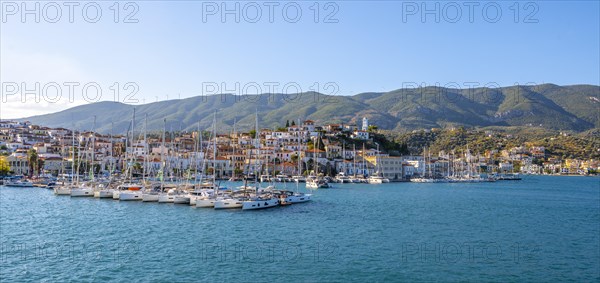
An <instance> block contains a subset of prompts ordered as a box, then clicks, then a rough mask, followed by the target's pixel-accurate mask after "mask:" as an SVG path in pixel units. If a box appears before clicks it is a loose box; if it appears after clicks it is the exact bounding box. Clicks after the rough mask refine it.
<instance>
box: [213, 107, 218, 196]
mask: <svg viewBox="0 0 600 283" xmlns="http://www.w3.org/2000/svg"><path fill="white" fill-rule="evenodd" d="M216 176H217V110H215V112H214V114H213V188H215V196H216V195H217V187H216V186H215V184H216V183H217V177H216Z"/></svg>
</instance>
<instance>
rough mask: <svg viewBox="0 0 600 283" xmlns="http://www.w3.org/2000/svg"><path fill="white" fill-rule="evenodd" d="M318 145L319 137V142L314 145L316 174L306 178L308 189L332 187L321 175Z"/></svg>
mask: <svg viewBox="0 0 600 283" xmlns="http://www.w3.org/2000/svg"><path fill="white" fill-rule="evenodd" d="M318 147H319V138H318V137H317V144H316V145H315V147H314V156H315V161H314V166H315V175H314V176H308V178H306V188H308V189H328V188H331V186H330V185H329V183H328V182H327V181H326V180H325V179H323V178H320V177H319V157H318V155H317V148H318Z"/></svg>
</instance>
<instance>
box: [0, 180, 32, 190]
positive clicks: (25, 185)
mask: <svg viewBox="0 0 600 283" xmlns="http://www.w3.org/2000/svg"><path fill="white" fill-rule="evenodd" d="M4 185H5V186H7V187H19V188H29V187H33V183H32V182H28V181H24V182H23V181H16V182H7V183H6V184H4Z"/></svg>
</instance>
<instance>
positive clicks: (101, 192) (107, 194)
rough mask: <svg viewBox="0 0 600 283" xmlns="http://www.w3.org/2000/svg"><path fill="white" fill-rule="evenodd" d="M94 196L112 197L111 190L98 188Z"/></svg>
mask: <svg viewBox="0 0 600 283" xmlns="http://www.w3.org/2000/svg"><path fill="white" fill-rule="evenodd" d="M94 197H95V198H112V197H113V190H99V191H95V192H94Z"/></svg>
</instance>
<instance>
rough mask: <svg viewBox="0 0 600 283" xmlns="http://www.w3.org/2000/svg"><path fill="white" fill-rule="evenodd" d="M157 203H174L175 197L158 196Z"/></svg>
mask: <svg viewBox="0 0 600 283" xmlns="http://www.w3.org/2000/svg"><path fill="white" fill-rule="evenodd" d="M158 202H160V203H173V202H175V196H174V195H167V194H163V195H159V196H158Z"/></svg>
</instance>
